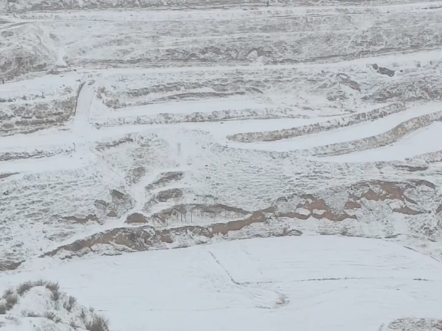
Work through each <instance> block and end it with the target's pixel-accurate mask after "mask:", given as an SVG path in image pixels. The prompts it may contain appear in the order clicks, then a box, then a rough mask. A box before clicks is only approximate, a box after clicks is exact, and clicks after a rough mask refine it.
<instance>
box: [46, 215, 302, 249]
mask: <svg viewBox="0 0 442 331" xmlns="http://www.w3.org/2000/svg"><path fill="white" fill-rule="evenodd" d="M266 221H267V217H266V215H265V213H264V212H255V213H253V214H252V215H251V216H249V217H247V218H245V219H242V220H237V221H231V222H227V223H217V224H211V225H207V226H198V225H188V226H181V227H176V228H170V229H156V228H154V227H152V226H143V227H137V228H118V229H113V230H109V231H106V232H103V233H99V234H96V235H93V236H91V237H88V238H86V239H82V240H77V241H75V242H73V243H72V244H69V245H65V246H61V247H59V248H57V249H55V250H53V251H51V252H48V253H45V254H43V255H42V257H45V256H54V255H56V254H58V253H65V254H66V253H67V255H66V257H69V256H71V254H73V255H83V254H87V253H89V252H93V251H94V250H96V249H97V248H98V247H102V246H111V247H112V248H113V249H114V250H116V251H129V252H130V251H145V250H150V249H165V248H178V247H187V246H189V245H194V244H203V243H206V242H208V241H209V240H211V239H214V238H224V239H227V240H228V239H229V238H230V236H231V235H232V234H234V233H236V234H237V236H235V238H237V239H240V238H241V237H243V238H247V237H249V233H248V232H246V231H245V232H244V233H242V234H241V233H240V232H241V231H244V230H246V229H247V228H248V227H250V226H252V225H254V224H264V227H265V228H266V231H263V232H262V233H259V232H257V233H254V234H253V235H252V237H269V236H294V235H301V234H302V233H301V232H300V231H296V230H287V229H278V230H274V229H271V227H270V225H269V224H267V225H266V224H265V223H266Z"/></svg>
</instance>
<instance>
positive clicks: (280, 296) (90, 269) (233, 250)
mask: <svg viewBox="0 0 442 331" xmlns="http://www.w3.org/2000/svg"><path fill="white" fill-rule="evenodd" d="M40 278H42V279H50V280H54V281H59V282H60V284H61V290H63V291H66V292H67V294H69V295H73V296H75V297H77V299H78V300H79V302H81V303H82V304H85V305H90V306H92V307H96V308H98V312H99V313H101V314H103V315H105V316H107V317H109V318H110V319H111V323H110V326H111V329H112V330H115V331H129V330H130V331H144V330H152V329H154V330H158V331H165V330H170V331H171V330H207V329H210V330H216V331H221V330H243V329H244V328H246V329H253V330H257V331H261V330H269V329H271V330H293V328H296V329H302V330H329V331H335V330H336V331H338V330H339V331H347V330H348V331H350V330H355V329H358V330H361V331H371V330H379V329H380V327H381V326H382V325H383V324H385V325H387V324H388V323H390V322H391V321H393V320H395V319H398V318H403V317H415V316H417V317H421V318H423V317H425V318H434V317H440V304H441V302H442V301H441V300H442V299H441V297H442V266H441V264H440V263H438V262H437V261H435V260H433V259H431V258H430V257H427V256H424V255H421V254H419V253H417V252H414V251H412V250H409V249H406V248H403V247H401V246H399V245H397V244H391V243H385V242H383V241H381V240H373V239H363V238H345V237H332V236H312V237H298V238H268V239H250V240H243V241H236V242H229V243H217V244H213V245H208V246H198V247H191V248H187V249H179V250H171V251H152V252H141V253H134V254H129V255H122V256H114V257H94V258H86V259H84V260H74V261H71V262H68V263H62V264H59V263H55V265H52V266H44V265H43V266H37V267H36V270H34V271H27V270H24V271H23V272H21V273H19V274H13V275H10V276H8V275H3V276H0V289H2V290H3V289H5V288H7V287H8V286H12V285H16V284H18V283H20V282H22V281H26V280H28V279H31V280H36V279H40ZM0 318H1V317H0ZM7 330H8V331H9V329H7ZM11 330H12V329H11Z"/></svg>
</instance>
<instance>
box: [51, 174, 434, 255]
mask: <svg viewBox="0 0 442 331" xmlns="http://www.w3.org/2000/svg"><path fill="white" fill-rule="evenodd" d="M439 203H440V201H439V199H438V193H437V188H436V186H435V185H434V184H433V183H431V182H428V181H425V180H410V181H406V182H394V181H381V180H374V181H363V182H358V183H355V184H352V185H347V186H339V187H333V188H329V189H325V190H321V191H316V192H312V193H302V194H294V195H291V196H288V197H283V198H280V199H278V200H277V201H276V202H275V204H274V205H273V206H270V207H269V208H266V209H264V210H260V211H256V212H248V211H245V210H242V209H240V208H235V207H228V206H225V205H210V206H205V205H178V206H175V207H173V208H168V209H166V210H163V211H162V212H160V213H156V214H154V215H152V217H151V218H152V219H153V220H159V221H160V223H159V224H161V223H162V224H166V223H168V222H171V220H173V218H176V217H180V219H179V221H180V222H179V223H181V224H182V223H186V222H187V223H189V222H192V216H191V215H192V212H193V213H196V212H197V211H198V212H200V213H207V214H206V217H210V213H219V214H221V215H222V213H226V212H230V213H231V214H230V217H235V216H236V218H237V219H236V220H234V221H224V222H218V223H214V224H213V223H208V224H207V223H206V225H204V224H187V225H181V226H171V227H170V228H164V227H158V226H152V225H145V226H141V227H137V228H118V229H113V230H109V231H106V232H103V233H98V234H96V235H94V236H91V237H88V238H86V239H83V240H78V241H75V242H73V243H72V244H69V245H65V246H62V247H59V248H58V249H56V250H54V251H51V252H48V253H46V254H44V255H43V256H54V255H57V254H61V255H60V256H62V257H63V256H64V257H69V256H72V255H82V254H87V253H89V252H94V251H97V250H98V251H99V250H100V249H102V248H103V247H107V249H108V250H110V251H113V252H116V251H117V252H118V251H129V252H130V251H142V250H149V249H167V248H177V247H186V246H189V245H193V244H201V243H207V242H210V241H211V240H215V239H216V238H223V239H227V240H228V239H233V238H235V239H241V238H250V237H268V236H284V235H301V234H302V228H299V229H294V228H291V227H290V222H296V224H299V222H300V221H305V222H315V221H320V222H321V224H322V228H320V229H319V228H318V229H317V231H318V232H319V233H322V234H333V233H334V232H335V230H333V228H334V225H333V224H336V223H341V222H343V221H345V222H346V223H345V224H347V225H354V226H356V227H357V225H358V224H360V225H362V224H374V228H375V229H376V231H377V232H376V233H366V234H365V235H366V236H367V237H373V236H374V237H387V236H390V237H391V235H392V233H391V229H392V228H393V229H394V226H395V225H394V222H395V219H396V218H395V217H396V216H395V215H401V218H402V221H401V222H403V224H407V222H409V232H410V234H411V235H413V236H416V235H418V236H426V237H427V238H430V239H431V238H433V237H434V236H437V235H438V234H440V228H439V225H438V218H437V215H436V213H438V211H436V213H435V210H436V209H437V207H436V204H437V205H439ZM439 209H440V207H439ZM420 215H425V217H424V218H421V219H419V220H420V221H419V222H416V217H419V216H420ZM129 218H131V219H134V220H135V219H136V220H141V222H136V223H144V222H145V219H146V218H145V216H144V215H141V214H132V215H131V216H130V217H128V219H129ZM203 218H204V217H202V219H203ZM226 219H227V218H226ZM171 223H172V224H174V223H173V222H171ZM175 224H176V223H175ZM376 224H377V225H376ZM403 224H402V225H401V228H402V229H403V227H404V225H403ZM328 227H329V228H330V229H331V232H330V231H328V230H327V228H328ZM361 229H362V228H361ZM358 231H359V232H358V233H357V234H356V233H354V234H352V233H350V232H348V231H347V230H345V231H344V232H342V231H341V230H339V232H338V233H339V234H343V235H364V233H363V232H362V233H361V232H360V231H363V230H360V229H359V230H358Z"/></svg>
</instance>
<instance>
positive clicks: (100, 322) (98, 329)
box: [0, 280, 109, 331]
mask: <svg viewBox="0 0 442 331" xmlns="http://www.w3.org/2000/svg"><path fill="white" fill-rule="evenodd" d="M36 286H44V287H45V288H47V289H48V290H49V291H50V292H51V293H50V298H51V300H52V301H53V307H54V308H55V311H46V312H45V313H43V314H37V313H35V312H32V311H28V310H23V311H22V312H21V315H22V316H23V317H31V318H32V317H34V318H37V317H39V318H42V317H44V318H47V319H49V320H51V321H53V322H55V323H61V322H62V319H61V318H60V317H59V316H58V315H57V313H56V311H57V310H59V309H60V307H61V306H62V307H63V308H64V309H66V310H67V311H68V312H72V311H73V310H74V308H75V307H76V305H77V299H76V298H75V297H73V296H67V295H66V294H64V293H62V292H60V285H59V284H58V283H57V282H49V281H44V280H37V281H27V282H24V283H21V284H20V285H18V286H17V287H16V288H15V289H8V290H6V291H5V292H4V293H3V296H2V297H1V298H0V315H1V314H3V315H4V314H6V313H7V312H8V311H9V310H11V309H12V308H14V306H15V305H16V304H17V303H18V302H19V299H20V297H23V296H24V295H25V294H26V293H27V292H28V291H29V290H31V289H32V288H33V287H36ZM94 311H95V310H94V308H92V307H90V308H81V309H80V313H79V314H78V315H77V318H79V319H80V321H79V322H80V324H84V328H85V329H86V330H88V331H109V327H108V325H109V321H108V320H107V319H106V318H104V317H102V316H99V315H98V314H96V313H95V312H94ZM8 317H10V318H13V316H12V315H7V318H8ZM67 323H68V322H66V324H67ZM69 325H70V326H71V327H72V328H74V329H76V328H79V327H80V326H79V325H78V324H77V323H76V322H75V319H73V320H71V322H70V323H69Z"/></svg>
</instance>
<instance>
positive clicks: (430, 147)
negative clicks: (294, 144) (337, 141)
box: [321, 122, 442, 162]
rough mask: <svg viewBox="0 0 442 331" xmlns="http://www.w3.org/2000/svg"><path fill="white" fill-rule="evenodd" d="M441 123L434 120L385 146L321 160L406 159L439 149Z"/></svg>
mask: <svg viewBox="0 0 442 331" xmlns="http://www.w3.org/2000/svg"><path fill="white" fill-rule="evenodd" d="M441 141H442V123H441V122H435V123H433V124H431V125H430V126H429V127H426V128H424V129H422V130H419V131H416V132H414V133H412V134H410V135H408V136H406V137H405V138H403V139H401V140H399V141H397V142H395V143H393V144H391V145H389V146H386V147H380V148H376V149H371V150H367V151H364V152H359V153H351V154H346V155H340V156H332V157H324V158H321V160H324V161H332V162H373V161H393V160H406V159H408V158H412V157H414V156H417V155H421V154H426V153H432V152H437V151H440V150H441Z"/></svg>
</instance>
